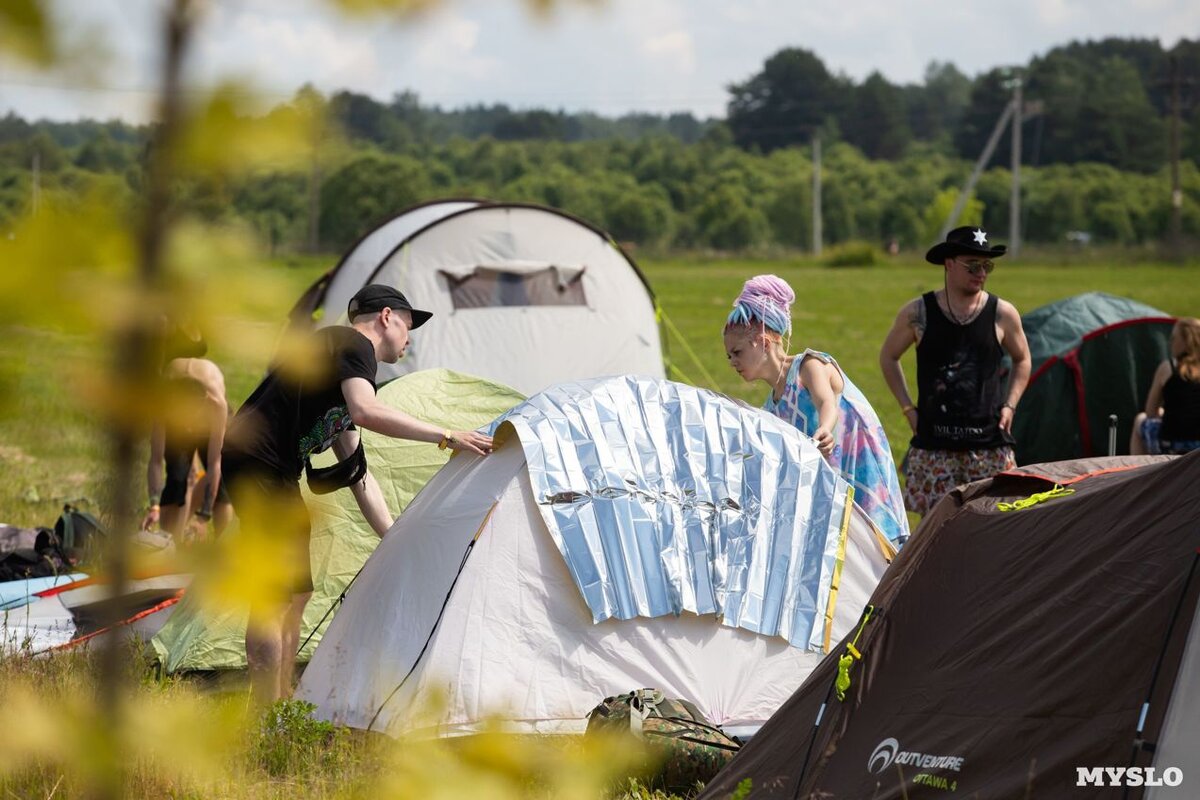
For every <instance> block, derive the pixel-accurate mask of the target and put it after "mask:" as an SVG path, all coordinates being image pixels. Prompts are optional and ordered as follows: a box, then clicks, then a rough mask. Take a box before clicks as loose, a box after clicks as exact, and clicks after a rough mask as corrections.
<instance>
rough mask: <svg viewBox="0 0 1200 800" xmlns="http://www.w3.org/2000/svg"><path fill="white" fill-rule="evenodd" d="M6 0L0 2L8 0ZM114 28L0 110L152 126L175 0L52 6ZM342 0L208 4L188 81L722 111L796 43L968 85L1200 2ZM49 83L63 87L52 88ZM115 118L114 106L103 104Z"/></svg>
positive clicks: (888, 69)
mask: <svg viewBox="0 0 1200 800" xmlns="http://www.w3.org/2000/svg"><path fill="white" fill-rule="evenodd" d="M0 2H2V0H0ZM52 2H54V3H55V4H56V5H58V6H60V7H61V8H63V9H65V10H68V11H71V14H70V15H68V16H69V17H71V18H73V19H78V20H83V19H86V21H87V22H89V23H97V24H100V25H101V26H102V28H103V30H104V32H105V34H106V38H107V39H108V40H109V42H110V44H111V48H112V49H113V50H114V51H115V53H116V55H117V58H115V59H114V64H113V66H112V68H111V69H110V70H108V71H107V74H106V75H105V76H104V77H103V78H102V79H101V80H102V81H103V83H104V84H105V86H103V87H95V86H92V87H90V88H86V87H85V82H84V81H74V82H73V81H72V79H70V78H66V77H63V76H61V75H60V76H56V77H54V78H53V80H51V79H50V78H49V77H47V76H33V77H32V78H30V77H28V76H26V75H21V74H15V73H14V72H13V71H11V70H10V69H8V68H5V67H2V66H0V81H3V82H4V84H3V85H0V90H2V91H3V97H2V98H0V114H2V113H4V112H5V111H7V110H8V109H9V108H12V109H14V110H15V111H17V113H20V114H22V115H23V116H26V117H38V116H41V115H52V116H53V117H54V118H60V119H61V118H73V117H76V116H79V115H81V114H85V113H86V114H104V115H107V114H111V113H120V114H122V115H123V116H126V117H127V118H130V119H144V111H143V112H141V113H139V112H138V111H136V110H132V111H123V110H120V109H122V108H129V109H134V108H135V107H136V106H138V105H140V102H139V101H141V99H142V97H141V95H139V94H137V92H139V91H144V90H149V89H151V88H152V87H154V86H156V85H157V82H158V75H157V69H158V63H157V59H158V56H159V53H160V51H161V46H162V43H161V39H160V36H161V24H160V22H161V14H162V11H163V8H164V7H165V6H164V5H163V3H162V0H87V2H79V0H52ZM332 5H333V4H331V3H329V2H327V0H324V1H319V0H211V1H210V2H208V3H205V4H203V5H202V6H201V8H203V9H204V11H205V12H206V13H205V21H204V26H203V28H202V29H201V30H200V36H199V40H198V41H197V42H196V47H195V48H194V51H193V55H194V57H193V59H192V61H191V64H190V71H189V77H190V79H191V81H192V82H193V83H196V84H200V85H210V84H212V83H213V82H215V81H216V80H218V79H219V78H222V77H229V76H241V77H248V78H249V79H250V80H251V81H253V83H254V85H255V86H258V87H260V88H265V89H267V90H268V92H269V94H270V96H269V98H268V99H275V98H278V97H290V96H291V94H292V93H294V91H295V90H296V88H297V87H299V86H300V85H301V84H302V83H305V82H312V83H314V84H315V85H316V86H318V87H319V88H320V89H322V90H323V91H332V90H337V89H348V90H350V91H355V92H363V93H367V94H370V95H372V96H374V97H377V98H380V99H386V98H387V97H389V96H390V95H391V94H392V93H394V92H398V91H403V90H405V89H411V90H413V91H415V92H417V94H418V95H419V96H420V97H421V98H422V99H423V100H425V101H427V102H435V103H438V104H441V105H443V106H445V107H457V106H461V105H465V104H469V103H507V104H509V105H513V106H517V107H522V108H530V107H549V108H566V109H568V110H583V109H588V110H596V111H600V112H602V113H606V114H619V113H623V112H626V111H670V110H685V109H686V110H692V111H693V112H695V113H698V114H700V115H702V116H703V115H712V114H721V113H723V112H724V107H725V103H726V101H727V99H728V97H727V93H726V90H725V87H726V86H728V85H729V84H730V83H733V82H741V81H744V80H746V79H747V78H749V77H750V76H751V75H753V74H754V73H756V72H758V71H759V70H760V69H761V68H762V64H763V62H764V61H765V60H766V59H767V58H769V57H770V56H771V55H772V54H774V53H775V52H777V51H778V50H780V49H782V48H784V47H800V48H805V49H808V50H811V51H813V52H814V53H816V54H817V56H818V57H820V58H821V59H822V60H823V61H824V62H825V64H826V65H827V66H828V67H829V68H830V69H831V70H832V71H834V72H844V73H846V74H848V75H849V76H851V77H852V78H854V79H855V80H862V79H863V78H865V77H866V76H867V75H868V74H869V73H870V72H872V71H875V70H878V71H880V72H881V73H883V75H884V76H885V77H887V78H888V79H889V80H891V81H893V82H897V83H906V82H919V81H920V80H921V78H922V75H923V74H924V70H925V66H926V65H927V64H928V63H929V62H930V61H931V60H938V61H949V62H951V63H954V64H955V65H956V66H957V67H958V68H959V69H961V70H962V71H964V72H966V73H967V74H968V75H974V74H978V73H980V72H983V71H985V70H988V69H991V68H992V67H995V66H1000V65H1010V64H1019V63H1024V62H1026V61H1028V60H1029V59H1030V58H1032V57H1034V56H1036V55H1040V54H1042V53H1045V52H1046V51H1048V50H1049V49H1051V48H1053V47H1055V46H1057V45H1061V44H1065V43H1067V42H1069V41H1072V40H1083V39H1098V38H1103V37H1106V36H1138V37H1154V38H1158V39H1160V40H1161V41H1162V42H1163V44H1164V45H1165V46H1171V45H1173V44H1174V43H1175V42H1176V41H1178V39H1179V38H1180V37H1181V36H1189V37H1195V35H1196V31H1200V3H1197V2H1196V0H1006V2H1004V3H1000V4H997V3H985V2H983V1H982V0H962V2H957V3H946V2H945V0H908V2H907V3H896V2H894V0H805V1H804V2H797V0H736V2H732V3H731V2H729V0H607V2H604V3H602V4H599V5H598V6H597V7H591V6H588V7H586V8H584V7H582V6H580V5H578V4H575V3H562V4H560V6H559V9H558V10H556V13H555V14H553V15H551V16H550V18H549V19H547V20H543V21H541V22H535V21H533V20H532V19H531V17H530V15H529V14H527V13H526V12H525V8H524V6H525V4H524V3H523V2H522V1H521V0H474V2H471V1H470V0H447V1H446V2H445V3H443V4H441V5H440V6H439V7H438V8H437V9H436V10H434V11H432V12H430V13H428V14H425V15H422V16H421V17H419V18H417V19H411V18H407V19H405V20H403V21H402V22H401V21H398V20H397V19H396V17H395V16H392V17H387V16H384V15H375V16H373V17H365V18H364V17H357V18H355V19H353V20H347V19H346V18H344V17H342V16H340V15H339V14H337V13H336V12H334V11H332V10H331V7H332ZM47 84H50V85H47ZM100 109H103V111H100Z"/></svg>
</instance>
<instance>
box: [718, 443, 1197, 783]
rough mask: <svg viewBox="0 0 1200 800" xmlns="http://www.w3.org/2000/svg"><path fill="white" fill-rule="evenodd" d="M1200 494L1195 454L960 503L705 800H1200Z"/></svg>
mask: <svg viewBox="0 0 1200 800" xmlns="http://www.w3.org/2000/svg"><path fill="white" fill-rule="evenodd" d="M1198 484H1200V453H1193V454H1190V455H1188V456H1180V457H1173V456H1158V457H1140V458H1139V457H1130V456H1125V457H1118V458H1102V459H1092V460H1081V461H1067V462H1056V463H1052V464H1040V465H1035V466H1032V467H1028V468H1020V469H1017V470H1014V471H1012V472H1008V473H1001V474H1000V475H997V476H995V477H994V478H989V479H987V480H983V481H978V482H976V483H972V484H969V485H967V486H964V487H959V488H958V489H956V490H954V491H953V492H951V493H950V494H949V495H947V496H946V497H945V498H944V499H943V500H942V501H941V502H940V503H938V505H936V506H935V507H934V509H933V511H932V512H931V513H930V514H929V515H928V517H926V519H925V521H924V522H923V523H922V524H921V527H920V528H919V529H918V530H917V532H916V533H915V534H914V535H913V537H912V539H910V540H909V542H908V544H906V545H905V546H904V549H903V550H902V551H901V553H900V554H899V556H898V557H897V558H896V560H895V561H894V562H893V563H892V565H891V567H890V568H889V569H888V572H887V574H886V575H885V576H884V578H883V580H882V581H881V582H880V584H879V587H878V588H877V589H876V590H875V593H874V595H872V597H871V599H870V601H869V604H868V609H869V610H870V611H871V615H870V619H869V621H868V622H867V623H866V624H865V625H864V626H863V629H862V631H861V632H858V631H856V632H855V633H853V634H852V635H851V636H848V637H846V639H844V640H843V641H842V642H841V643H840V644H839V645H837V646H836V647H834V648H833V652H832V653H831V654H830V655H829V657H828V658H826V659H825V661H824V662H823V663H822V664H821V665H820V666H819V667H818V668H817V669H816V670H815V671H814V672H813V673H812V674H811V675H810V676H809V678H808V680H807V681H805V683H804V685H803V686H802V687H800V689H799V690H798V691H797V692H796V693H795V694H794V695H793V696H792V697H791V699H789V700H788V701H787V703H786V704H785V705H784V706H783V708H781V709H780V710H779V713H777V714H776V715H775V716H774V717H772V718H771V720H770V721H769V722H768V723H767V724H766V725H765V726H763V728H762V730H761V731H760V733H759V734H758V736H756V737H755V738H754V739H753V740H752V741H751V742H750V743H749V744H748V745H747V746H746V747H745V748H743V749H742V751H741V752H740V753H739V754H738V755H737V757H736V758H735V759H734V760H733V762H732V763H730V764H729V766H728V767H726V768H725V769H724V770H723V771H722V772H721V773H719V774H718V775H717V776H716V778H715V779H714V780H713V781H712V782H711V783H710V784H709V786H708V787H707V788H706V790H705V792H704V794H703V795H702V796H701V797H702V799H703V800H709V799H711V800H716V799H717V798H725V797H728V795H729V793H730V792H732V791H733V790H734V789H735V788H736V787H737V785H738V783H739V782H740V781H742V780H745V779H747V778H749V779H750V780H751V782H752V784H753V787H754V788H753V791H752V792H751V793H750V796H751V797H753V798H788V799H789V800H790V799H791V798H806V799H807V798H817V797H837V798H876V799H877V800H897V799H898V798H902V797H908V798H911V799H912V800H918V798H931V797H939V798H945V797H970V798H980V800H990V799H992V798H1004V799H1005V800H1007V799H1008V798H1022V797H1052V798H1095V797H1112V798H1124V797H1128V798H1141V797H1150V798H1167V797H1170V798H1195V797H1200V769H1198V768H1197V764H1200V624H1198V622H1200V620H1197V614H1198V613H1200V607H1198V605H1197V598H1198V596H1200V565H1198V564H1197V561H1198V559H1200V552H1198V548H1200V493H1198V492H1197V491H1196V486H1197V485H1198ZM1010 504H1011V505H1010ZM851 643H852V644H854V645H855V648H856V650H857V651H858V652H859V653H860V654H861V660H859V659H853V658H852V657H851V661H853V666H851V667H850V668H849V669H848V670H844V672H845V677H846V680H844V681H843V686H842V691H843V692H844V699H839V694H838V687H837V686H836V685H835V682H836V681H837V679H838V673H839V666H840V664H839V662H840V660H841V659H843V658H846V657H847V650H848V645H849V644H851ZM814 723H815V724H814ZM1129 767H1136V768H1137V769H1138V771H1139V772H1138V776H1139V779H1143V778H1144V779H1146V782H1148V781H1149V780H1150V778H1149V776H1148V774H1147V773H1145V772H1144V771H1143V770H1145V769H1149V768H1153V769H1154V770H1155V776H1154V778H1153V780H1154V781H1160V782H1162V783H1163V784H1164V785H1161V786H1157V787H1152V786H1148V785H1145V784H1144V785H1140V786H1139V785H1131V786H1129V787H1127V788H1122V787H1121V785H1120V784H1114V783H1110V780H1111V778H1110V777H1109V776H1101V775H1099V773H1100V772H1103V768H1111V769H1113V770H1118V769H1120V770H1124V769H1126V768H1129ZM1167 770H1173V771H1172V772H1171V773H1169V774H1168V773H1167ZM1177 779H1178V780H1182V785H1180V786H1169V785H1166V784H1167V783H1174V782H1176V780H1177ZM1100 782H1102V784H1101V783H1100ZM1100 785H1104V786H1105V787H1106V788H1098V786H1100ZM1143 793H1144V794H1143Z"/></svg>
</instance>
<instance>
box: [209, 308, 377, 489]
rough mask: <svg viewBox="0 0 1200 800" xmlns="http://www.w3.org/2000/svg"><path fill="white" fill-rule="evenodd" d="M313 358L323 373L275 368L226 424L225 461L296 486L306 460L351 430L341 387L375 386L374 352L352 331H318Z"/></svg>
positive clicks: (368, 343) (340, 328)
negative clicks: (252, 465) (360, 382)
mask: <svg viewBox="0 0 1200 800" xmlns="http://www.w3.org/2000/svg"><path fill="white" fill-rule="evenodd" d="M314 336H316V338H317V352H318V353H321V354H322V358H321V360H322V361H324V363H325V365H326V367H325V369H322V370H320V371H319V373H318V374H315V375H314V374H309V375H307V376H306V377H304V378H295V377H290V376H286V375H285V374H284V373H282V372H281V371H280V370H279V369H278V368H277V369H273V370H272V371H271V373H270V374H269V375H267V377H266V378H265V379H264V380H263V382H262V383H260V384H259V385H258V388H257V389H255V390H254V393H253V394H251V395H250V397H249V398H248V399H247V400H246V402H245V403H244V404H243V405H242V407H241V408H240V409H238V412H237V414H236V415H235V416H234V418H233V422H232V423H231V424H230V427H229V432H228V434H227V435H226V437H225V448H224V450H223V451H222V453H223V457H224V458H228V459H230V460H231V461H234V462H237V461H244V460H246V459H251V460H253V461H256V462H258V463H259V464H261V465H263V466H265V467H268V468H269V469H270V470H271V471H273V472H276V473H277V474H278V475H279V476H280V477H286V478H289V479H291V480H297V481H298V480H299V479H300V474H301V472H302V471H303V469H304V460H305V458H306V457H307V456H309V455H310V454H312V453H319V452H321V451H322V450H325V449H326V448H328V447H329V446H330V445H331V444H333V440H334V439H336V438H337V437H338V435H339V434H340V433H342V432H343V431H345V430H348V429H349V428H351V427H352V424H351V421H350V412H349V411H348V410H347V408H346V398H345V397H343V396H342V381H344V380H346V379H348V378H363V379H364V380H366V381H367V382H368V383H370V384H371V386H372V388H374V386H375V371H376V369H377V368H378V363H377V361H376V360H375V347H374V345H372V344H371V340H370V339H368V338H367V337H365V336H363V335H362V334H361V333H359V332H358V331H356V330H354V329H353V328H347V327H342V326H332V327H328V328H322V329H321V330H319V331H317V332H316V333H315V334H314Z"/></svg>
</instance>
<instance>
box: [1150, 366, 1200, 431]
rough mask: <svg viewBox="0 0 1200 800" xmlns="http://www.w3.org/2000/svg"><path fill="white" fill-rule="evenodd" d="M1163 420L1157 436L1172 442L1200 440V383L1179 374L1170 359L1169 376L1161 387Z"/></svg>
mask: <svg viewBox="0 0 1200 800" xmlns="http://www.w3.org/2000/svg"><path fill="white" fill-rule="evenodd" d="M1162 407H1163V420H1162V429H1161V430H1160V431H1159V434H1158V438H1160V439H1166V440H1167V441H1173V442H1197V441H1200V383H1193V382H1192V381H1189V380H1188V379H1187V378H1184V377H1183V376H1182V375H1180V374H1179V369H1178V367H1177V366H1176V364H1175V360H1174V359H1171V377H1169V378H1167V382H1166V383H1164V384H1163V389H1162Z"/></svg>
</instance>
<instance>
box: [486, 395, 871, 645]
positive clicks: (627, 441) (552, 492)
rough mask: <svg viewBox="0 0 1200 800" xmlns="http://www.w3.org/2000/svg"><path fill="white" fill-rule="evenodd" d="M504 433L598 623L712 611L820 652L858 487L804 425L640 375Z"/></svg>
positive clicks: (549, 400)
mask: <svg viewBox="0 0 1200 800" xmlns="http://www.w3.org/2000/svg"><path fill="white" fill-rule="evenodd" d="M504 425H511V426H512V428H513V429H514V430H515V432H516V434H517V436H518V437H519V438H520V441H521V445H522V447H523V448H524V451H525V456H526V460H527V462H528V470H529V479H530V482H531V484H532V486H533V491H534V497H535V499H536V501H537V503H538V507H539V509H540V510H541V513H542V517H543V519H544V520H545V522H546V526H547V528H549V531H550V535H551V536H552V537H553V539H554V541H555V543H556V544H557V546H558V549H559V551H560V552H561V553H562V555H563V558H564V559H565V560H566V563H567V566H568V568H569V570H570V572H571V575H572V577H573V578H574V580H575V583H576V585H577V586H578V587H579V591H580V592H581V593H582V594H583V598H584V600H585V602H586V603H587V605H588V608H589V609H590V610H591V613H592V618H593V621H595V622H600V621H602V620H605V619H608V618H610V617H617V618H619V619H630V618H632V617H635V616H643V617H656V616H661V615H665V614H680V613H682V612H684V611H688V612H691V613H693V614H701V615H703V614H714V615H716V616H717V617H718V618H719V619H720V620H721V621H722V622H723V623H724V624H726V625H730V626H735V627H741V628H745V629H747V630H751V631H754V632H756V633H761V634H767V635H777V636H781V637H783V638H784V639H786V640H787V641H788V642H790V643H791V644H792V645H794V646H796V647H802V648H806V649H813V650H820V649H821V648H822V645H823V641H822V636H823V628H822V624H821V623H822V620H823V618H824V615H825V611H826V607H827V604H828V602H829V594H830V583H831V579H832V577H833V574H834V568H835V562H836V559H837V553H838V545H839V540H840V537H841V536H842V535H843V518H844V515H845V514H846V513H847V508H846V504H847V503H848V502H849V498H848V490H849V486H848V484H847V483H846V481H845V480H844V479H843V478H842V477H841V476H839V475H838V474H837V473H836V471H835V470H834V469H833V468H831V467H830V466H829V465H828V463H827V462H826V461H825V459H824V458H822V457H821V454H820V453H819V452H818V450H817V448H816V445H814V444H813V443H812V441H811V440H810V439H808V438H807V437H805V436H803V435H802V434H801V433H800V432H799V431H797V430H796V429H795V428H793V427H792V426H790V425H788V424H787V423H785V422H783V421H782V420H780V419H778V418H776V417H774V416H772V415H770V414H767V413H766V412H764V411H761V410H759V409H755V408H751V407H750V406H748V405H746V404H744V403H740V402H738V401H735V400H732V399H731V398H729V397H726V396H725V395H720V394H716V393H714V392H709V391H706V390H703V389H697V388H696V387H693V386H688V385H685V384H680V383H674V382H671V381H665V380H659V379H652V378H640V377H614V378H601V379H595V380H590V381H580V382H573V383H565V384H560V385H558V386H555V387H552V388H550V389H548V390H546V391H545V392H542V393H541V394H538V395H535V396H534V397H532V398H530V399H529V400H528V401H527V402H525V403H522V404H521V405H519V406H517V407H515V408H514V409H512V410H511V411H509V412H508V413H507V414H505V415H504V416H502V417H500V418H499V419H498V420H496V422H494V423H493V424H492V431H493V432H496V431H499V435H501V436H504V435H506V434H507V433H508V432H507V431H506V430H503V426H504Z"/></svg>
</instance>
